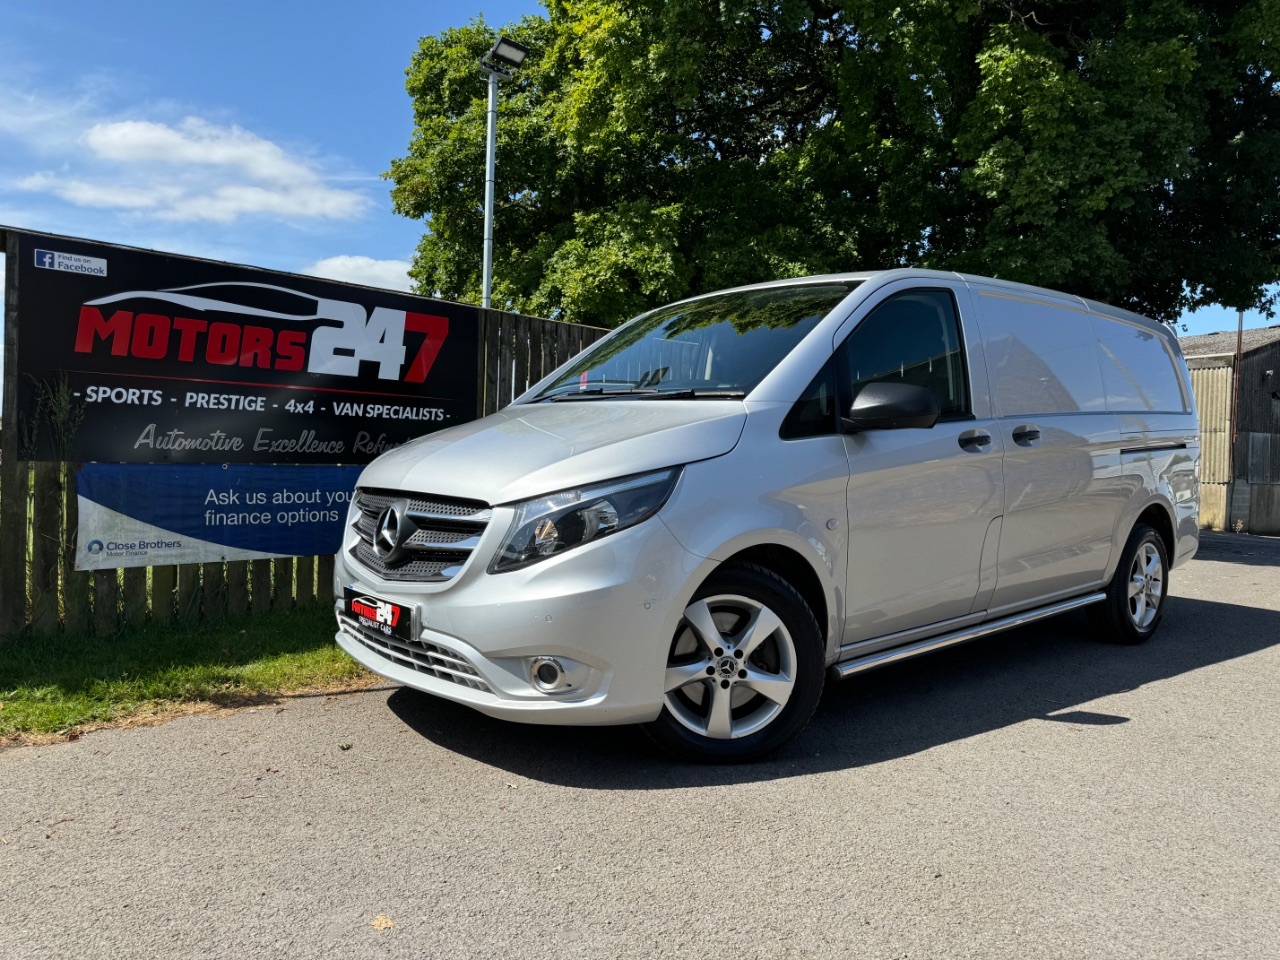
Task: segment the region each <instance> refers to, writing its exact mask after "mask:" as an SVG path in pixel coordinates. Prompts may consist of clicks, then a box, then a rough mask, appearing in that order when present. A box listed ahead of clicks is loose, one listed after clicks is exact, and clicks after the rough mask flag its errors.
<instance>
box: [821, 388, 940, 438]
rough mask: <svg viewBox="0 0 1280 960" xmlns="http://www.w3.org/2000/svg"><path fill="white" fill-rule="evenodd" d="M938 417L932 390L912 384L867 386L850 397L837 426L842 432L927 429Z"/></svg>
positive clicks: (936, 399) (938, 412)
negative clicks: (847, 411) (850, 401)
mask: <svg viewBox="0 0 1280 960" xmlns="http://www.w3.org/2000/svg"><path fill="white" fill-rule="evenodd" d="M941 415H942V408H941V407H940V406H938V398H937V397H935V396H934V395H933V391H932V390H927V389H925V388H924V387H918V386H916V385H915V384H913V383H869V384H867V385H866V386H865V387H863V388H862V389H861V390H860V391H858V395H857V396H856V397H854V398H853V403H851V404H850V405H849V413H848V414H847V415H846V416H844V417H841V418H840V425H841V428H842V429H843V431H844V432H845V433H858V432H860V431H862V430H901V429H903V428H904V427H917V428H921V429H926V430H927V429H928V428H929V427H932V426H933V425H934V424H935V423H937V422H938V417H940V416H941Z"/></svg>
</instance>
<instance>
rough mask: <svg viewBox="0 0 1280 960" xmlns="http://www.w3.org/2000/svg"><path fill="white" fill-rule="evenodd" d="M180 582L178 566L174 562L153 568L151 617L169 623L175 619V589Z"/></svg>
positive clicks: (158, 621)
mask: <svg viewBox="0 0 1280 960" xmlns="http://www.w3.org/2000/svg"><path fill="white" fill-rule="evenodd" d="M177 584H178V568H177V567H175V566H173V565H172V564H170V565H168V566H164V567H152V568H151V619H152V620H154V621H155V622H157V623H168V622H169V621H170V620H172V619H173V590H174V587H176V586H177Z"/></svg>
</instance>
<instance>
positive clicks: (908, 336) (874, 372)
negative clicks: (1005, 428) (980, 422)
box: [836, 290, 970, 419]
mask: <svg viewBox="0 0 1280 960" xmlns="http://www.w3.org/2000/svg"><path fill="white" fill-rule="evenodd" d="M836 372H837V380H838V381H841V382H842V383H843V384H849V385H851V387H852V389H851V390H850V392H849V394H848V400H852V399H853V398H854V397H856V396H857V395H858V391H859V390H861V389H862V388H863V387H865V386H866V385H867V384H869V383H886V382H888V383H911V384H915V385H916V386H920V387H925V388H926V389H928V390H932V391H933V394H934V396H936V397H937V398H938V405H939V406H941V407H942V416H943V417H950V418H953V419H956V418H961V417H966V416H968V415H969V413H970V407H969V383H968V378H967V377H966V375H965V364H964V351H963V350H962V349H961V346H960V319H959V317H958V316H957V313H956V304H955V300H954V299H953V298H952V296H951V294H950V293H949V292H948V291H946V290H912V291H910V292H908V293H900V294H898V295H897V296H895V297H893V298H892V299H890V300H886V301H885V302H884V303H882V304H880V306H878V307H876V308H875V310H873V311H872V312H871V314H870V315H869V316H867V317H866V319H864V320H863V321H862V322H861V323H860V324H858V326H857V328H856V329H855V330H854V331H853V333H851V334H849V337H848V339H847V340H845V342H844V343H843V344H842V345H841V347H840V349H839V351H838V352H837V354H836ZM845 402H848V401H847V400H846V401H845Z"/></svg>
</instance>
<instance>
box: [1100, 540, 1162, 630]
mask: <svg viewBox="0 0 1280 960" xmlns="http://www.w3.org/2000/svg"><path fill="white" fill-rule="evenodd" d="M1168 596H1169V551H1168V550H1167V549H1166V547H1165V543H1164V540H1163V539H1161V537H1160V534H1158V533H1157V532H1156V531H1155V529H1154V528H1152V527H1149V526H1147V525H1146V524H1145V523H1139V524H1136V525H1135V526H1134V528H1133V530H1132V531H1130V533H1129V539H1128V540H1127V541H1126V542H1125V545H1124V550H1123V551H1122V552H1121V554H1120V563H1119V564H1118V565H1117V566H1116V572H1115V575H1114V576H1112V578H1111V582H1110V583H1109V584H1107V598H1106V599H1105V600H1103V601H1102V602H1101V603H1095V604H1094V605H1093V606H1092V607H1090V608H1089V613H1090V619H1091V620H1092V621H1093V625H1094V627H1095V628H1096V629H1097V630H1098V632H1099V634H1100V635H1101V639H1103V640H1105V641H1107V642H1108V643H1126V644H1134V643H1145V642H1146V641H1147V640H1149V639H1150V638H1151V635H1152V634H1154V633H1155V632H1156V628H1157V627H1158V626H1160V620H1161V618H1162V617H1164V605H1165V599H1166V598H1167V597H1168Z"/></svg>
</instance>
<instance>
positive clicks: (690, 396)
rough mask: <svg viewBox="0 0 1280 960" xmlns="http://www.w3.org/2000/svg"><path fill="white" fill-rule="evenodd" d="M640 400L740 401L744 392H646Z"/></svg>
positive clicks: (705, 389) (745, 393)
mask: <svg viewBox="0 0 1280 960" xmlns="http://www.w3.org/2000/svg"><path fill="white" fill-rule="evenodd" d="M644 392H645V393H646V394H647V395H646V396H644V397H641V398H640V399H642V400H741V399H742V398H743V397H745V396H746V395H747V391H745V390H716V389H710V388H703V389H699V388H696V387H694V388H691V389H688V390H646V391H644Z"/></svg>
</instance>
